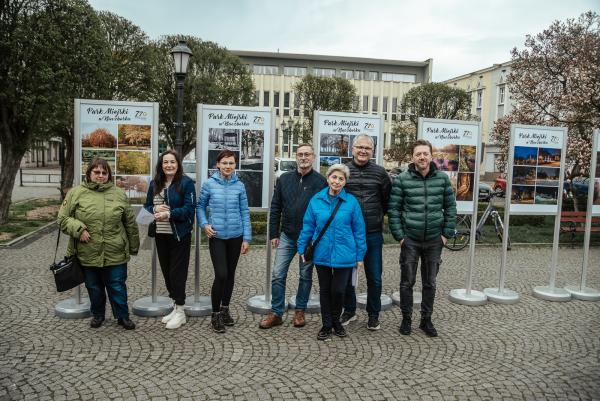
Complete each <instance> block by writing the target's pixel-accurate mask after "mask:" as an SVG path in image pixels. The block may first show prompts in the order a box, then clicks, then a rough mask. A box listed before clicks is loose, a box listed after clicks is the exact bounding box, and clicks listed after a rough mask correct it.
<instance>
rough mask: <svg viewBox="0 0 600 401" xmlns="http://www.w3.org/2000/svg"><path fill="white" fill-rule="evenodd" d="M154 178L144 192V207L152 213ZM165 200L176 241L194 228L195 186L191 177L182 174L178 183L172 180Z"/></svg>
mask: <svg viewBox="0 0 600 401" xmlns="http://www.w3.org/2000/svg"><path fill="white" fill-rule="evenodd" d="M154 185H155V184H154V180H152V181H151V182H150V188H148V193H147V194H146V203H144V209H146V210H147V211H149V212H150V213H153V211H152V208H153V207H154ZM163 191H164V190H163ZM167 200H168V202H167V203H168V204H169V207H170V208H171V218H170V219H169V223H171V229H172V230H173V236H174V237H175V238H176V239H177V241H179V240H181V238H183V237H185V236H186V235H188V234H189V233H191V232H192V229H193V228H194V209H195V208H196V187H195V186H194V181H192V179H191V178H189V177H187V176H185V175H183V176H181V182H180V183H179V185H178V184H177V183H176V182H174V183H172V184H171V185H169V189H167Z"/></svg>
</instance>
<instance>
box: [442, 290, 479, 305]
mask: <svg viewBox="0 0 600 401" xmlns="http://www.w3.org/2000/svg"><path fill="white" fill-rule="evenodd" d="M448 299H449V300H450V301H452V302H454V303H456V304H460V305H467V306H480V305H485V304H486V303H487V296H486V295H485V294H484V293H483V292H481V291H474V290H471V292H470V293H469V294H467V289H466V288H460V289H456V290H450V293H449V294H448Z"/></svg>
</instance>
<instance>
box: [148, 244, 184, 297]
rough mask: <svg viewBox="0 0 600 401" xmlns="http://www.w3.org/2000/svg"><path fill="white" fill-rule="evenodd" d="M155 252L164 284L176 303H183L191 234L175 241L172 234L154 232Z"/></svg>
mask: <svg viewBox="0 0 600 401" xmlns="http://www.w3.org/2000/svg"><path fill="white" fill-rule="evenodd" d="M155 241H156V253H158V261H159V262H160V270H162V274H163V277H164V278H165V285H166V287H167V291H169V298H171V299H172V300H173V301H175V303H176V304H177V305H185V283H186V281H187V276H188V268H189V263H190V247H191V245H192V235H191V234H188V235H186V236H185V237H183V238H181V241H177V239H176V238H175V237H173V235H172V234H156V238H155Z"/></svg>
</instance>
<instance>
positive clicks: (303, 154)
mask: <svg viewBox="0 0 600 401" xmlns="http://www.w3.org/2000/svg"><path fill="white" fill-rule="evenodd" d="M312 155H313V154H312V152H306V153H296V156H298V157H310V156H312Z"/></svg>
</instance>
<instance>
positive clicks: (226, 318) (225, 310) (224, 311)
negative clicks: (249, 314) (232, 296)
mask: <svg viewBox="0 0 600 401" xmlns="http://www.w3.org/2000/svg"><path fill="white" fill-rule="evenodd" d="M221 318H222V319H223V324H224V325H225V326H233V325H234V324H235V320H233V318H232V317H231V314H230V313H229V306H221Z"/></svg>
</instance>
